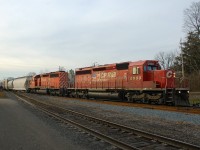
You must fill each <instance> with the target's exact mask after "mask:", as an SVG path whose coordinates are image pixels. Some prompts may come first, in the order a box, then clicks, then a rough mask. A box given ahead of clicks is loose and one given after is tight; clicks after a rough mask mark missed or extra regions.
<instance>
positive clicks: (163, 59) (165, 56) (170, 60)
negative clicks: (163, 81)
mask: <svg viewBox="0 0 200 150" xmlns="http://www.w3.org/2000/svg"><path fill="white" fill-rule="evenodd" d="M175 58H176V53H175V52H163V51H162V52H159V53H158V54H156V56H155V59H156V60H158V61H159V63H160V65H161V67H162V69H169V68H172V67H173V66H174V62H175Z"/></svg>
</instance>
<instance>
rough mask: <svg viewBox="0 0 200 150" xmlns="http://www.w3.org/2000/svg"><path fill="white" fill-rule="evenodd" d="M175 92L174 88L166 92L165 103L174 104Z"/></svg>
mask: <svg viewBox="0 0 200 150" xmlns="http://www.w3.org/2000/svg"><path fill="white" fill-rule="evenodd" d="M174 92H175V90H174V89H173V88H170V89H166V90H165V103H171V104H173V103H174Z"/></svg>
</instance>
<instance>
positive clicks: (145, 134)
mask: <svg viewBox="0 0 200 150" xmlns="http://www.w3.org/2000/svg"><path fill="white" fill-rule="evenodd" d="M21 96H23V97H26V98H28V99H31V100H34V101H37V100H35V99H33V98H30V97H28V96H24V95H21ZM37 102H38V101H37ZM39 103H41V104H43V105H48V106H51V107H54V108H57V109H60V110H62V111H65V112H67V113H70V114H74V115H78V116H80V117H85V118H87V119H88V120H92V121H95V122H99V123H102V124H105V125H108V126H112V127H115V128H118V129H121V130H124V131H126V132H131V133H134V134H137V135H140V136H143V137H146V138H149V139H153V140H157V141H159V142H162V143H167V144H169V145H172V146H175V147H180V148H185V149H192V150H199V149H200V146H197V145H193V144H190V143H185V142H182V141H179V140H176V139H172V138H168V137H164V136H161V135H158V134H153V133H149V132H145V131H142V130H139V129H135V128H130V127H127V126H124V125H120V124H117V123H112V122H110V121H106V120H103V119H99V118H95V117H92V116H89V115H85V114H82V113H79V112H75V111H73V110H69V109H65V108H62V107H59V106H54V105H52V104H46V103H43V102H39Z"/></svg>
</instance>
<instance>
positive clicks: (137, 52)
mask: <svg viewBox="0 0 200 150" xmlns="http://www.w3.org/2000/svg"><path fill="white" fill-rule="evenodd" d="M194 1H195V0H193V1H192V0H137V1H136V0H73V1H72V0H0V79H2V78H5V77H10V76H13V77H19V76H24V75H26V74H27V73H29V72H36V73H40V72H41V71H56V70H58V67H59V66H64V67H65V68H66V69H71V68H73V69H74V68H78V67H85V66H90V65H92V64H93V63H95V62H97V63H98V64H108V63H115V62H124V61H136V60H144V59H154V56H155V55H156V54H157V53H158V52H160V51H166V52H167V51H174V50H178V49H179V41H180V38H184V32H183V28H182V26H183V11H184V9H186V8H188V7H189V6H190V5H191V3H192V2H194ZM196 1H197V0H196Z"/></svg>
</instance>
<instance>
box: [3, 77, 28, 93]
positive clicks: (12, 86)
mask: <svg viewBox="0 0 200 150" xmlns="http://www.w3.org/2000/svg"><path fill="white" fill-rule="evenodd" d="M31 79H32V77H31V76H24V77H19V78H15V79H14V78H13V79H10V80H8V79H6V80H4V82H3V85H4V86H3V87H4V89H6V90H14V91H28V89H29V85H30V80H31Z"/></svg>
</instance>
